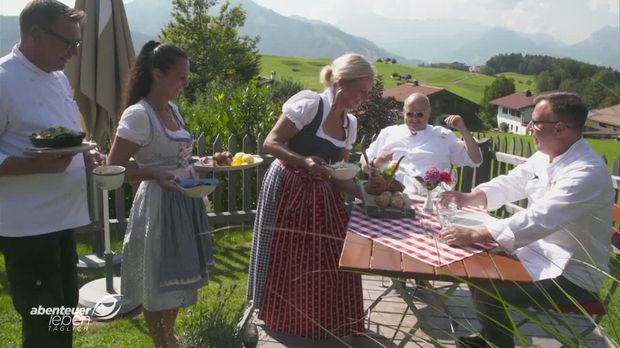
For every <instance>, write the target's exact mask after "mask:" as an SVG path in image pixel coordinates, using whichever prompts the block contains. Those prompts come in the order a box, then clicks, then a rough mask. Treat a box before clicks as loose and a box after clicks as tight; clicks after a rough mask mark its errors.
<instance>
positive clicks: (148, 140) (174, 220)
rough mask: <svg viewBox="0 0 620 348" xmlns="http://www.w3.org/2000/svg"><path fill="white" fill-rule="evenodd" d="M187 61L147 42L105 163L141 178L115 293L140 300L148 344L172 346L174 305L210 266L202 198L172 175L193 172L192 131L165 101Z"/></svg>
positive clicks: (186, 299)
mask: <svg viewBox="0 0 620 348" xmlns="http://www.w3.org/2000/svg"><path fill="white" fill-rule="evenodd" d="M188 75H189V60H188V58H187V55H186V54H185V52H183V51H182V50H181V49H179V48H177V47H175V46H173V45H169V44H165V45H160V44H159V43H157V42H155V41H149V42H147V43H146V44H145V45H144V47H143V48H142V50H141V51H140V54H139V55H138V57H137V58H136V63H135V64H134V66H133V67H132V71H131V74H130V77H129V80H128V83H127V88H126V90H125V101H124V104H125V106H126V109H125V111H124V112H123V115H122V116H121V119H120V121H119V124H118V128H117V130H116V138H115V139H114V143H113V144H112V149H111V150H110V155H109V156H108V163H109V164H116V165H123V166H124V165H126V163H127V162H128V161H129V159H130V158H131V157H133V158H134V159H135V161H136V164H137V168H135V167H130V168H127V172H126V174H125V179H126V180H127V181H141V183H140V187H139V188H138V190H137V192H136V195H135V197H134V201H133V205H132V208H131V215H130V216H129V223H128V225H127V232H126V234H125V240H124V243H123V263H122V266H121V289H122V294H123V296H125V297H127V298H129V299H130V300H131V301H133V302H134V303H139V304H141V305H142V313H143V314H144V319H145V321H146V324H147V327H148V329H149V334H150V335H151V338H152V340H153V343H154V344H155V347H157V348H159V347H178V340H177V337H176V336H175V334H174V323H175V320H176V316H177V313H178V308H179V307H185V306H189V305H192V304H195V303H196V301H197V291H198V289H199V288H200V287H202V286H204V285H206V284H207V282H208V280H209V277H208V273H207V270H208V268H210V267H212V266H213V265H214V262H213V252H212V247H211V235H210V234H209V232H208V231H207V228H208V226H207V215H206V209H205V203H204V202H203V200H202V199H201V198H191V197H188V196H186V195H185V194H183V193H182V191H181V189H180V188H179V186H177V185H176V184H174V183H173V181H172V180H173V179H175V178H179V179H185V178H192V177H195V176H196V175H195V173H194V171H193V168H192V166H191V165H190V163H189V160H190V158H191V152H192V140H193V138H192V135H191V133H190V132H189V130H188V129H187V128H186V127H185V123H184V122H183V118H182V117H181V114H180V113H179V110H178V108H177V107H176V106H175V105H174V104H172V103H171V102H170V100H172V99H174V98H176V97H177V96H178V94H179V93H180V92H181V91H182V90H183V88H185V87H186V86H187V79H188Z"/></svg>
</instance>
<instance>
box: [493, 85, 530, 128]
mask: <svg viewBox="0 0 620 348" xmlns="http://www.w3.org/2000/svg"><path fill="white" fill-rule="evenodd" d="M534 98H536V97H535V96H534V95H532V93H531V92H530V91H525V92H516V93H513V94H509V95H506V96H503V97H501V98H497V99H493V100H491V101H489V104H493V105H497V125H498V126H499V128H500V129H501V130H504V131H507V132H509V133H515V134H525V128H526V127H527V124H528V123H529V122H530V120H531V119H532V111H534Z"/></svg>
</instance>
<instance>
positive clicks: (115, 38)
mask: <svg viewBox="0 0 620 348" xmlns="http://www.w3.org/2000/svg"><path fill="white" fill-rule="evenodd" d="M75 8H76V9H80V10H84V12H86V14H87V17H86V23H84V25H83V26H82V46H81V49H80V51H79V53H78V55H77V56H76V57H74V58H73V59H72V60H71V61H69V63H68V64H67V67H66V68H65V73H66V74H67V77H68V78H69V82H70V83H71V86H72V87H73V90H74V94H75V96H74V97H75V101H76V102H77V104H78V107H79V109H80V112H81V114H82V122H83V125H84V129H85V130H86V132H87V133H88V138H89V139H91V140H94V141H96V142H97V143H98V144H100V145H103V144H104V143H105V142H106V140H107V139H111V137H110V135H111V134H112V131H113V130H114V129H115V128H116V125H117V122H118V115H119V114H118V113H119V111H121V110H119V107H120V96H121V87H122V86H123V84H124V82H125V79H126V77H127V76H128V75H129V70H130V68H131V65H132V64H133V61H134V59H135V53H134V49H133V44H132V41H131V33H130V32H129V25H128V24H127V16H126V14H125V8H124V6H123V2H122V0H98V1H93V0H76V2H75Z"/></svg>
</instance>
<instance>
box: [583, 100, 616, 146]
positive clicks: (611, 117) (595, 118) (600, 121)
mask: <svg viewBox="0 0 620 348" xmlns="http://www.w3.org/2000/svg"><path fill="white" fill-rule="evenodd" d="M586 126H587V127H586V128H587V129H586V135H589V136H598V137H609V138H620V104H617V105H613V106H610V107H608V108H604V109H598V110H592V112H591V113H590V115H589V117H588V121H587V123H586Z"/></svg>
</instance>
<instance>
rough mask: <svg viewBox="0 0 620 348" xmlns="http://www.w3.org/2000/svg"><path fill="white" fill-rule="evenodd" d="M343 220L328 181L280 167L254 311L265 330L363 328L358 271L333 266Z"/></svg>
mask: <svg viewBox="0 0 620 348" xmlns="http://www.w3.org/2000/svg"><path fill="white" fill-rule="evenodd" d="M348 220H349V215H348V213H347V211H346V210H345V206H344V203H343V201H342V199H341V197H340V195H339V194H338V193H337V192H336V191H335V188H334V186H333V184H332V183H331V182H330V181H329V180H325V179H317V178H312V177H310V176H308V175H306V174H304V173H299V172H295V171H293V170H290V169H287V170H286V174H285V177H284V180H283V187H282V192H281V194H280V196H279V198H278V204H277V211H276V221H275V228H274V233H273V240H272V244H271V255H270V258H269V271H268V275H267V283H266V287H265V291H264V295H263V299H262V305H261V310H260V314H259V318H260V319H262V320H263V321H264V322H265V324H266V325H267V326H268V327H269V328H270V329H272V330H274V331H279V332H284V333H288V334H293V335H297V336H303V337H308V338H312V339H325V338H330V337H333V336H338V337H343V336H348V335H351V334H354V333H357V332H361V331H362V330H363V318H364V309H363V299H362V281H361V276H360V275H359V274H354V273H350V272H345V271H340V270H338V260H339V258H340V253H341V251H342V246H343V242H344V237H345V235H346V229H347V222H348ZM332 335H333V336H332Z"/></svg>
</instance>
